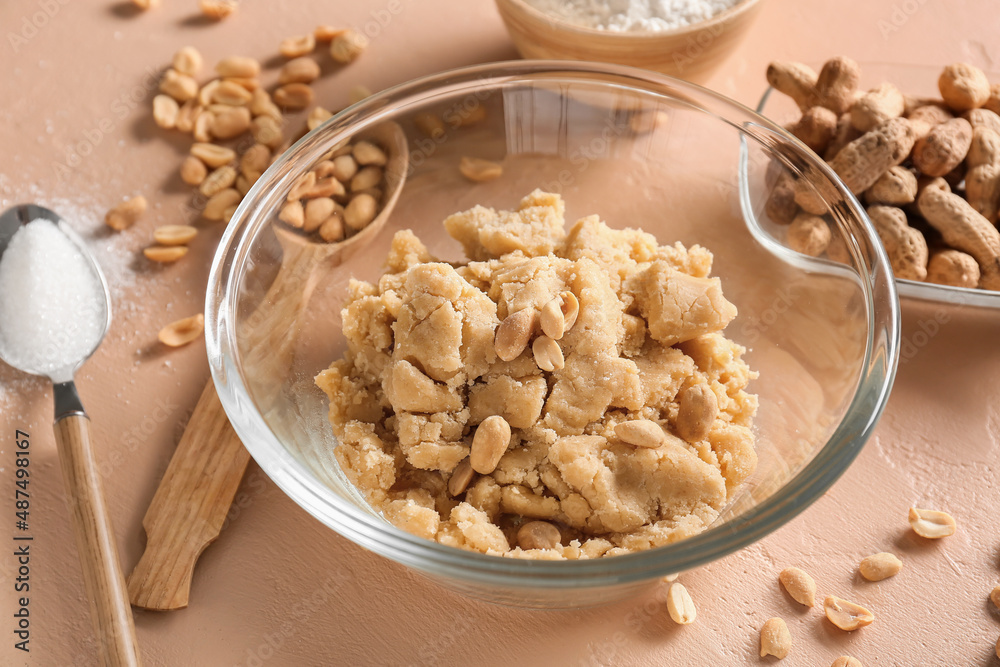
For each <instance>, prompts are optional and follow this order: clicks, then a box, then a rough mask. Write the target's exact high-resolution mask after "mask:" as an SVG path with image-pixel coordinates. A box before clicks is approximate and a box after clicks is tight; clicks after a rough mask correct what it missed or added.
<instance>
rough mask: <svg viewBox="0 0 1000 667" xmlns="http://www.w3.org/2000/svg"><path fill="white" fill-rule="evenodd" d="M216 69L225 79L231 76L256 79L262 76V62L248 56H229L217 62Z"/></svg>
mask: <svg viewBox="0 0 1000 667" xmlns="http://www.w3.org/2000/svg"><path fill="white" fill-rule="evenodd" d="M215 71H216V72H217V73H218V74H219V76H221V77H222V78H224V79H227V78H229V77H237V78H245V79H256V78H257V77H258V76H260V63H259V62H257V61H256V60H254V59H253V58H248V57H246V56H229V57H228V58H223V59H222V60H220V61H219V62H218V63H216V65H215Z"/></svg>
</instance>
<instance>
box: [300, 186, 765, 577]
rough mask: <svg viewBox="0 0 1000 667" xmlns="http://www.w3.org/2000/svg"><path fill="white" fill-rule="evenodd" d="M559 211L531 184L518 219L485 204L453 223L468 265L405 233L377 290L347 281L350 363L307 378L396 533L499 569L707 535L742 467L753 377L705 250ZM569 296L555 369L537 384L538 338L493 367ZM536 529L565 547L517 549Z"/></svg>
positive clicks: (748, 465) (341, 451) (353, 472)
mask: <svg viewBox="0 0 1000 667" xmlns="http://www.w3.org/2000/svg"><path fill="white" fill-rule="evenodd" d="M563 214H564V204H563V201H562V199H561V197H560V196H559V195H556V194H548V193H545V192H541V191H539V190H536V191H535V192H533V193H531V194H530V195H528V196H527V197H525V198H524V199H523V200H522V201H521V203H520V205H519V206H518V208H517V210H516V211H495V210H493V209H490V208H484V207H480V206H477V207H476V208H473V209H471V210H469V211H465V212H464V213H457V214H455V215H452V216H450V217H449V218H448V219H447V220H445V221H444V226H445V229H446V230H447V231H448V233H449V234H450V235H451V236H452V237H454V238H455V239H456V240H458V241H459V242H460V243H461V244H462V246H463V247H464V248H465V253H466V255H467V256H468V257H469V258H470V261H469V262H468V263H466V264H461V265H453V264H449V263H445V262H441V261H439V260H436V259H435V258H434V257H432V256H431V255H430V254H429V253H428V251H427V249H426V248H425V247H424V245H423V244H422V243H421V242H420V240H419V239H418V238H417V237H416V236H415V235H414V234H413V233H412V232H410V231H401V232H398V233H397V234H396V236H395V238H394V239H393V241H392V248H391V250H390V252H389V257H388V260H387V264H388V270H387V272H386V273H385V275H383V276H382V277H381V278H380V279H379V281H378V284H371V283H367V282H362V281H357V280H354V281H351V284H350V288H349V295H348V298H347V303H346V305H345V307H344V309H343V311H342V313H341V314H342V318H343V327H344V335H345V336H346V338H347V344H348V350H347V352H346V354H345V356H344V358H343V359H340V360H338V361H335V362H334V363H333V364H332V365H331V366H330V368H328V369H327V370H325V371H323V372H321V373H320V374H319V375H318V376H317V377H316V384H317V385H318V386H319V387H320V388H322V389H323V391H325V392H326V393H327V395H328V396H329V398H330V422H331V424H332V425H333V431H334V434H335V435H336V436H337V438H338V440H339V444H338V445H337V447H336V450H335V455H336V457H337V460H338V462H339V463H340V465H341V467H342V469H343V471H344V473H345V474H346V475H347V477H348V479H350V481H351V482H352V483H354V484H355V485H356V486H357V487H358V488H359V489H360V490H361V491H362V492H363V493H364V495H365V497H366V498H367V500H368V502H369V503H370V504H371V505H372V506H373V507H374V508H375V509H377V510H379V511H381V512H382V514H383V515H384V516H385V518H386V519H388V520H389V521H390V522H392V523H393V524H395V525H396V526H398V527H399V528H402V529H403V530H406V531H409V532H411V533H414V534H416V535H420V536H422V537H426V538H427V539H431V540H436V541H438V542H440V543H441V544H446V545H450V546H454V547H460V548H464V549H470V550H473V551H479V552H482V553H486V554H493V555H498V556H510V557H518V558H544V559H562V558H565V559H578V558H593V557H597V556H608V555H617V554H623V553H629V552H632V551H638V550H641V549H649V548H652V547H656V546H660V545H663V544H667V543H669V542H675V541H677V540H680V539H683V538H686V537H689V536H691V535H694V534H696V533H698V532H700V531H702V530H704V529H705V528H706V527H707V526H709V525H710V524H711V523H712V522H713V521H714V520H715V519H716V517H717V516H718V514H719V511H720V510H721V509H722V508H723V507H724V506H725V505H726V503H727V502H728V501H729V500H730V499H731V498H732V497H733V494H734V492H735V490H736V489H737V488H738V487H739V485H740V483H741V482H742V481H743V480H744V479H746V477H747V476H748V475H749V474H750V473H751V472H753V470H754V467H755V465H756V461H757V457H756V454H755V452H754V438H753V434H752V433H751V420H752V418H753V415H754V412H755V411H756V408H757V400H756V396H754V395H752V394H748V393H747V392H746V391H745V388H746V386H747V383H748V382H749V381H750V380H751V379H752V378H753V377H755V373H754V372H752V371H751V370H750V369H749V367H748V366H747V365H746V363H744V362H743V360H742V359H741V355H742V353H743V352H744V349H743V348H742V347H741V346H739V345H737V344H735V343H733V342H732V341H730V340H728V339H727V338H725V336H723V335H722V333H721V332H722V330H723V329H724V328H725V327H726V325H727V324H728V323H729V322H730V320H732V319H733V317H735V316H736V307H735V306H733V305H732V304H731V303H729V302H728V301H726V299H725V298H724V297H723V296H722V291H721V285H720V282H719V279H718V278H710V277H708V276H709V271H710V269H711V264H712V255H711V253H710V252H708V251H707V250H705V249H704V248H701V247H698V246H693V247H691V248H690V249H685V248H684V247H683V246H682V245H681V244H679V243H677V244H675V245H673V246H660V245H657V243H656V239H655V238H654V237H653V236H652V235H650V234H647V233H645V232H642V231H640V230H637V229H623V230H616V229H611V228H609V227H608V226H607V225H605V224H604V223H603V222H601V221H600V220H599V219H598V217H597V216H590V217H586V218H583V219H582V220H580V221H578V222H577V223H576V224H575V225H573V227H572V228H571V229H570V231H569V233H568V234H567V233H566V231H565V228H564V217H563ZM566 291H569V292H572V294H573V295H575V297H576V298H577V300H578V302H579V315H578V317H577V319H576V322H575V323H573V324H572V326H571V327H570V328H569V329H568V330H567V331H566V332H565V334H564V335H563V336H562V337H561V339H559V340H558V341H556V342H557V343H558V345H559V347H560V348H561V350H562V353H563V356H564V359H565V365H564V366H563V367H562V368H555V369H554V370H553V371H551V372H547V371H543V370H541V369H540V368H539V366H538V365H537V364H536V362H535V359H534V357H533V356H532V346H531V344H530V343H529V344H528V345H527V346H526V348H525V350H524V351H523V352H521V354H520V355H519V356H517V357H516V358H515V359H513V360H512V361H501V360H500V359H499V358H498V356H497V353H496V351H495V349H494V336H495V334H496V330H497V327H498V326H499V325H500V323H501V321H502V320H504V319H505V318H506V317H508V315H511V314H514V313H517V312H519V311H521V310H523V309H526V308H532V309H538V310H541V309H542V307H543V306H544V305H545V304H546V303H548V302H549V301H550V300H552V299H553V298H558V297H559V296H560V295H561V294H563V293H564V292H566ZM540 335H542V334H541V332H540V331H539V330H538V327H537V325H535V329H534V333H533V338H534V337H537V336H540ZM696 385H704V388H707V390H708V391H707V392H706V391H704V388H698V389H699V390H698V391H695V392H692V393H693V394H698V395H700V396H702V397H704V395H705V394H706V393H711V394H712V395H713V396H714V398H715V401H708V403H717V411H715V413H714V418H713V415H712V414H709V417H708V418H709V420H710V426H709V427H708V428H707V434H706V435H704V437H703V438H702V439H700V440H696V441H692V442H687V441H685V440H683V439H682V438H681V437H679V436H678V435H677V434H676V433H677V428H676V422H677V419H678V413H679V410H680V403H681V402H682V401H681V400H680V395H681V394H682V393H683V392H685V391H687V390H688V389H689V388H690V387H693V386H696ZM708 398H711V397H708ZM704 402H705V401H704V400H703V401H702V403H704ZM685 409H688V408H685ZM493 415H499V416H501V417H503V418H504V419H505V420H506V421H507V423H508V424H509V425H510V427H511V431H512V436H511V439H510V445H509V447H508V448H507V450H506V452H505V453H504V454H503V456H502V458H501V459H500V462H499V464H498V465H497V467H496V469H495V470H494V471H493V472H492V473H490V474H486V475H481V474H475V475H473V477H472V480H471V482H470V483H469V485H468V487H467V489H466V490H465V491H464V492H462V493H459V494H458V495H457V496H455V497H452V495H450V494H449V491H448V482H449V480H450V478H451V476H452V474H453V473H454V471H455V469H456V467H458V466H459V464H460V463H461V462H462V461H463V460H464V459H466V458H467V457H468V456H469V451H470V446H471V443H472V440H473V436H474V434H475V432H476V428H477V426H478V425H479V424H480V423H481V422H482V421H483V420H485V419H486V418H487V417H490V416H493ZM637 419H645V420H652V421H654V422H656V423H657V424H659V425H660V427H662V429H663V438H662V439H663V443H662V444H661V445H660V446H659V447H655V448H647V447H636V446H632V445H630V444H626V443H625V442H623V441H622V440H620V439H619V438H618V437H616V433H615V426H616V425H618V424H620V423H622V422H625V421H629V420H637ZM655 435H656V436H657V437H658V436H659V432H656V434H655ZM466 465H467V464H466ZM460 470H461V469H460ZM533 520H544V521H548V522H551V523H553V524H554V525H555V526H556V527H557V528H558V529H559V533H560V535H561V538H562V539H561V542H560V544H558V545H556V546H554V547H553V548H545V549H522V548H520V547H518V545H517V531H518V527H519V526H520V525H522V524H523V523H526V522H528V521H533ZM550 532H551V531H550Z"/></svg>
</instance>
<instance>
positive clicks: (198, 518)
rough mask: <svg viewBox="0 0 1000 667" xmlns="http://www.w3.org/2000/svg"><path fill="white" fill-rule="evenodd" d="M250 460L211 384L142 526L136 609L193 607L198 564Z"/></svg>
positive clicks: (133, 595) (133, 581) (133, 585)
mask: <svg viewBox="0 0 1000 667" xmlns="http://www.w3.org/2000/svg"><path fill="white" fill-rule="evenodd" d="M249 460H250V455H249V454H248V453H247V451H246V449H245V448H244V447H243V443H242V442H240V439H239V438H238V437H237V436H236V432H235V431H233V427H232V426H230V424H229V419H228V418H227V417H226V412H225V410H223V409H222V403H221V402H220V401H219V396H218V394H216V393H215V385H214V384H213V383H212V382H211V380H210V381H209V382H208V384H207V385H206V386H205V390H204V391H203V392H202V394H201V398H200V399H199V400H198V405H197V406H196V407H195V409H194V413H193V414H192V415H191V420H190V421H189V422H188V425H187V428H186V429H185V430H184V435H183V436H181V440H180V442H179V443H177V449H176V451H174V455H173V458H171V459H170V464H169V465H168V466H167V471H166V473H164V475H163V479H161V480H160V485H159V487H157V489H156V494H155V495H154V496H153V500H152V502H151V503H150V504H149V509H147V510H146V516H145V517H144V518H143V520H142V525H143V528H145V529H146V550H145V552H143V554H142V558H140V559H139V562H138V563H137V564H136V566H135V569H134V570H132V574H130V575H129V578H128V592H129V597H130V599H131V600H132V604H134V605H135V606H137V607H142V608H144V609H156V610H160V611H166V610H169V609H182V608H184V607H186V606H187V604H188V597H189V595H190V592H191V575H192V574H193V573H194V566H195V563H196V562H197V561H198V556H200V555H201V552H202V551H204V550H205V547H207V546H208V545H209V544H211V543H212V542H213V541H215V538H217V537H218V536H219V532H220V531H221V530H222V524H223V522H225V520H226V515H227V514H228V513H229V507H230V505H231V504H232V502H233V498H234V497H235V496H236V490H237V489H238V488H239V485H240V480H241V479H243V473H244V471H245V470H246V467H247V462H249Z"/></svg>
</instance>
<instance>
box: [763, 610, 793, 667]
mask: <svg viewBox="0 0 1000 667" xmlns="http://www.w3.org/2000/svg"><path fill="white" fill-rule="evenodd" d="M791 648H792V635H791V633H790V632H788V625H787V624H786V623H785V620H784V619H782V618H778V617H774V618H769V619H767V621H765V623H764V627H762V628H761V629H760V657H762V658H763V657H766V656H769V655H773V656H774V657H775V658H777V659H779V660H781V659H782V658H785V657H786V656H788V652H789V651H790V650H791Z"/></svg>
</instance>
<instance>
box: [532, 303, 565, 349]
mask: <svg viewBox="0 0 1000 667" xmlns="http://www.w3.org/2000/svg"><path fill="white" fill-rule="evenodd" d="M538 324H539V325H540V326H541V328H542V332H543V333H544V334H545V335H546V336H548V337H549V338H551V339H552V340H559V339H561V338H562V337H563V334H564V333H565V332H566V316H565V315H563V312H562V298H561V297H558V296H557V297H555V298H554V299H550V300H549V301H547V302H546V303H545V305H544V306H542V309H541V311H540V312H539V314H538Z"/></svg>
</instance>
